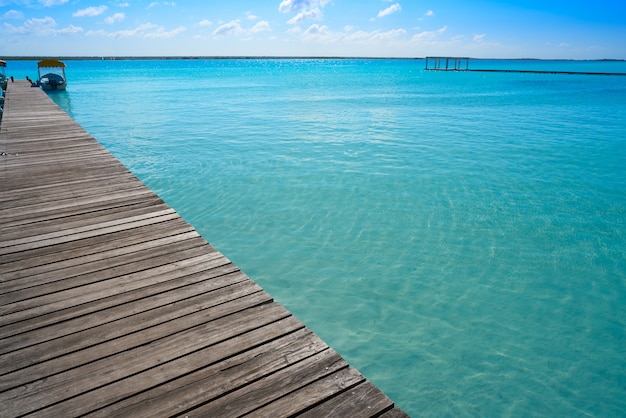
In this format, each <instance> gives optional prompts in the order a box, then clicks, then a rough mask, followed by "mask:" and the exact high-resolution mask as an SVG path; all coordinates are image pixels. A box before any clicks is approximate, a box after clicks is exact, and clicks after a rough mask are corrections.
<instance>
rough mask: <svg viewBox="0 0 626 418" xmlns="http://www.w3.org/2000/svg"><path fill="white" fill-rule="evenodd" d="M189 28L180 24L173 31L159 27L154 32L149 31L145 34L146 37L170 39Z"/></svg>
mask: <svg viewBox="0 0 626 418" xmlns="http://www.w3.org/2000/svg"><path fill="white" fill-rule="evenodd" d="M186 30H187V28H186V27H184V26H179V27H177V28H176V29H173V30H171V31H166V30H165V29H164V28H158V29H157V30H155V31H154V32H149V33H146V34H145V35H144V38H146V39H168V38H174V37H175V36H176V35H178V34H180V33H183V32H184V31H186Z"/></svg>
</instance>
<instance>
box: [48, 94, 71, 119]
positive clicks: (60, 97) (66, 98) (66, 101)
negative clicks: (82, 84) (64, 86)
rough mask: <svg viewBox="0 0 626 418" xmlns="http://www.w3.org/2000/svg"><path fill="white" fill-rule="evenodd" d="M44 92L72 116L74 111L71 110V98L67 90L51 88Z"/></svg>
mask: <svg viewBox="0 0 626 418" xmlns="http://www.w3.org/2000/svg"><path fill="white" fill-rule="evenodd" d="M46 93H48V96H49V97H50V98H51V99H52V101H53V102H54V103H56V104H57V105H58V106H59V107H60V108H61V109H63V110H64V111H65V112H67V114H68V115H70V116H71V117H74V113H73V112H72V98H71V95H70V93H69V92H68V91H67V90H52V91H48V92H46Z"/></svg>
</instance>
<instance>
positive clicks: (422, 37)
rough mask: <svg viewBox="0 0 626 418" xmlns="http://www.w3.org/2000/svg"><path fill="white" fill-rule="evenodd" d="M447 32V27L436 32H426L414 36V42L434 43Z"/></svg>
mask: <svg viewBox="0 0 626 418" xmlns="http://www.w3.org/2000/svg"><path fill="white" fill-rule="evenodd" d="M446 30H448V27H447V26H444V27H442V28H439V29H437V30H434V31H424V32H421V33H418V34H416V35H413V41H416V42H427V41H432V40H434V39H435V38H437V37H438V36H439V35H441V34H443V33H444V32H445V31H446Z"/></svg>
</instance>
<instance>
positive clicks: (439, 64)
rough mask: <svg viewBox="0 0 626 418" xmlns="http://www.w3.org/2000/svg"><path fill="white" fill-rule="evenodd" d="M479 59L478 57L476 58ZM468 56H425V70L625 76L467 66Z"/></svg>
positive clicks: (601, 72)
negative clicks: (473, 67)
mask: <svg viewBox="0 0 626 418" xmlns="http://www.w3.org/2000/svg"><path fill="white" fill-rule="evenodd" d="M478 59H480V58H478ZM469 61H470V58H468V57H426V71H469V72H477V73H526V74H572V75H607V76H626V72H603V71H562V70H561V71H559V70H543V69H530V68H529V69H525V70H524V69H514V68H492V69H489V68H476V69H470V68H469Z"/></svg>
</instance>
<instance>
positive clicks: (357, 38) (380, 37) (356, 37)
mask: <svg viewBox="0 0 626 418" xmlns="http://www.w3.org/2000/svg"><path fill="white" fill-rule="evenodd" d="M406 35H407V31H406V30H405V29H402V28H400V29H392V30H389V31H385V32H382V31H378V30H376V31H373V32H364V31H358V32H355V33H353V34H349V35H348V36H346V38H345V39H346V40H347V41H350V42H355V43H381V42H382V43H386V42H389V41H392V40H395V39H398V38H403V37H405V36H406Z"/></svg>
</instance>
